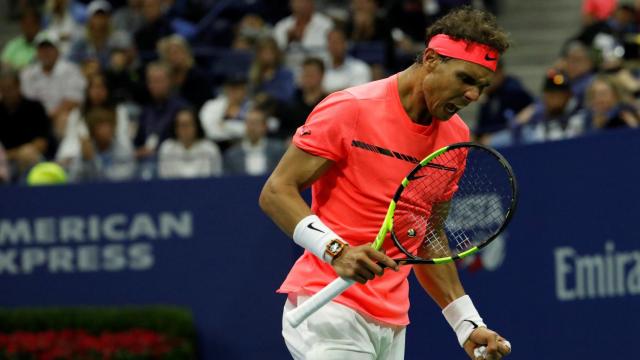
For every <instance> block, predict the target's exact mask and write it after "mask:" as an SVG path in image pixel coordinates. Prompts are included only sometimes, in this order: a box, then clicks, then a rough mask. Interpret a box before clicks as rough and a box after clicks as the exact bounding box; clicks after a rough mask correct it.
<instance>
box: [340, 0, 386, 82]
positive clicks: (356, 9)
mask: <svg viewBox="0 0 640 360" xmlns="http://www.w3.org/2000/svg"><path fill="white" fill-rule="evenodd" d="M346 34H347V37H348V38H349V40H350V42H351V44H352V47H354V48H355V50H356V52H355V53H354V56H355V57H358V58H360V59H361V60H363V61H365V62H367V63H368V64H369V65H371V69H372V76H373V79H381V78H383V77H385V76H386V71H387V70H393V69H394V68H395V47H394V43H393V39H392V37H391V29H390V28H389V26H388V25H387V21H386V20H385V19H384V18H382V16H380V14H379V13H378V4H377V3H376V0H352V1H351V16H350V18H349V20H348V21H347V24H346Z"/></svg>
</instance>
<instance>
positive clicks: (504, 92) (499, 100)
mask: <svg viewBox="0 0 640 360" xmlns="http://www.w3.org/2000/svg"><path fill="white" fill-rule="evenodd" d="M532 102H533V98H532V97H531V94H529V91H527V89H525V88H524V86H523V85H522V83H520V80H518V79H517V78H516V77H514V76H512V75H508V74H506V73H505V71H504V65H503V63H502V62H501V61H500V62H498V66H497V68H496V71H495V75H494V77H493V81H492V82H491V85H490V86H489V87H487V88H486V89H485V90H484V92H483V94H482V97H481V98H480V101H479V103H480V108H479V114H478V123H477V126H476V129H475V131H474V133H475V136H476V137H478V138H482V137H483V136H485V135H490V134H492V133H494V132H497V131H501V130H504V129H506V128H508V127H509V125H510V123H511V122H513V120H514V118H515V115H516V114H517V113H519V112H520V111H521V110H522V109H524V108H525V107H526V106H528V105H529V104H531V103H532Z"/></svg>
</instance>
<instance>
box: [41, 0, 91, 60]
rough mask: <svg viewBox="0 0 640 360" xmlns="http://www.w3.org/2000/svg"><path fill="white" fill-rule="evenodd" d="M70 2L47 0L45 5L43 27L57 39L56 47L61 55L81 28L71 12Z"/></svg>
mask: <svg viewBox="0 0 640 360" xmlns="http://www.w3.org/2000/svg"><path fill="white" fill-rule="evenodd" d="M70 3H71V0H48V1H47V4H46V6H45V16H44V18H45V19H44V23H45V26H44V28H45V30H46V31H48V32H49V33H51V34H53V35H55V36H56V37H57V38H58V39H59V43H58V49H59V50H60V54H61V55H62V56H63V57H66V56H67V54H68V53H69V49H70V48H71V42H72V41H73V40H74V36H75V34H78V33H79V32H80V29H81V28H82V26H81V25H80V24H79V23H78V22H77V21H76V19H75V18H74V17H73V15H72V14H71V8H70Z"/></svg>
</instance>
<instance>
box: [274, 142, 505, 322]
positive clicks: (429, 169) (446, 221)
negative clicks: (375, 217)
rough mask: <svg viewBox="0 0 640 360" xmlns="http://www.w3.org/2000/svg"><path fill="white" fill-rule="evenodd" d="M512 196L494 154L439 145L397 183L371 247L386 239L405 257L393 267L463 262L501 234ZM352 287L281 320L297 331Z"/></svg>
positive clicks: (342, 286)
mask: <svg viewBox="0 0 640 360" xmlns="http://www.w3.org/2000/svg"><path fill="white" fill-rule="evenodd" d="M517 194H518V188H517V184H516V179H515V176H514V174H513V170H512V169H511V165H509V163H508V162H507V160H506V159H505V158H504V157H503V156H502V155H501V154H500V153H498V152H497V151H496V150H494V149H491V148H489V147H486V146H483V145H480V144H476V143H470V142H465V143H456V144H453V145H449V146H445V147H443V148H441V149H439V150H436V151H435V152H433V153H431V154H430V155H429V156H427V157H426V158H424V159H423V160H422V161H420V162H419V163H418V164H417V166H416V167H415V168H414V169H413V170H411V172H410V173H409V174H408V175H407V176H406V177H405V178H404V180H402V182H401V184H400V186H398V189H397V190H396V192H395V194H394V195H393V199H392V200H391V202H390V204H389V208H388V210H387V214H386V216H385V219H384V221H383V223H382V226H381V227H380V230H379V232H378V235H377V236H376V238H375V241H374V242H373V244H372V245H371V246H372V247H373V248H375V249H376V250H380V248H381V247H382V244H383V243H384V241H385V239H386V238H387V234H389V235H390V236H389V237H390V238H391V239H392V241H393V244H394V245H395V246H396V247H397V248H398V249H399V250H400V251H401V252H402V253H403V254H404V255H405V257H403V258H399V259H394V260H395V261H396V262H397V263H398V264H399V265H405V264H445V263H450V262H452V261H455V260H458V259H462V258H465V257H467V256H470V255H472V254H474V253H476V252H477V251H478V250H480V249H482V248H483V247H485V246H487V245H488V244H489V243H491V241H492V240H494V239H495V238H496V237H497V236H498V235H499V234H500V233H501V232H502V231H503V230H504V229H505V227H506V226H507V224H508V223H509V221H510V220H511V218H512V216H513V213H514V211H515V208H516V205H517V199H518V196H517ZM353 284H354V281H353V280H347V279H343V278H341V277H338V278H337V279H336V280H334V281H333V282H331V283H330V284H329V285H327V286H326V287H325V288H323V289H322V290H320V291H319V292H317V293H316V294H314V295H313V296H311V297H310V298H309V299H307V301H305V302H303V303H302V304H300V305H299V306H298V307H297V308H296V309H294V310H292V311H290V312H289V313H288V314H287V316H286V317H287V321H289V323H290V324H291V325H292V326H293V327H297V326H298V325H300V323H302V321H304V320H305V319H306V318H307V317H309V316H310V315H311V314H313V313H314V312H315V311H317V310H318V309H320V308H321V307H322V306H323V305H325V304H327V303H328V302H330V301H331V300H332V299H334V298H335V297H337V296H338V295H340V294H341V293H342V292H344V291H345V290H346V289H348V288H349V287H350V286H351V285H353Z"/></svg>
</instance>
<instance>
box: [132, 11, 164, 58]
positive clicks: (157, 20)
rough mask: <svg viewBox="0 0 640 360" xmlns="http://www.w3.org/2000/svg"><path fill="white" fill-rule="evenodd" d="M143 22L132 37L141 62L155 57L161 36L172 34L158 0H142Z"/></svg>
mask: <svg viewBox="0 0 640 360" xmlns="http://www.w3.org/2000/svg"><path fill="white" fill-rule="evenodd" d="M142 1H143V2H142V4H143V5H142V14H143V16H144V24H143V25H142V27H141V28H140V29H138V31H136V32H135V35H134V39H135V44H136V48H137V49H138V53H139V54H140V56H141V57H142V62H143V63H145V64H146V63H148V62H150V61H152V60H155V59H156V58H157V54H156V44H157V43H158V41H159V40H160V39H162V38H163V37H167V36H169V35H171V34H173V29H172V28H171V23H170V22H169V19H168V18H167V17H166V16H165V15H164V13H163V9H162V4H161V2H160V0H142Z"/></svg>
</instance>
